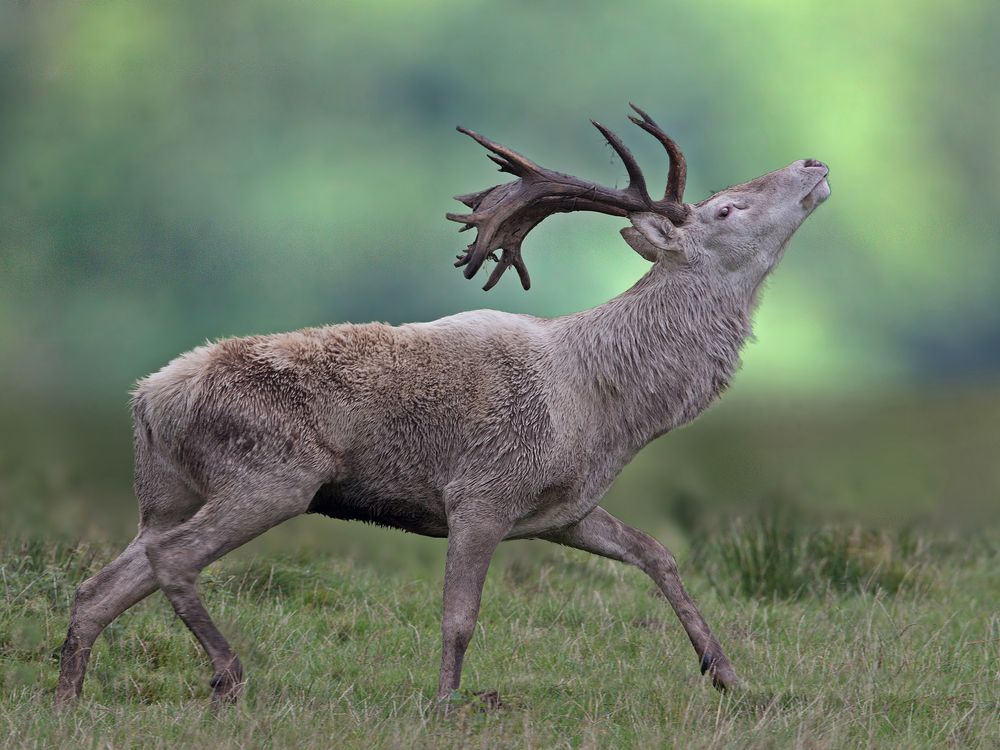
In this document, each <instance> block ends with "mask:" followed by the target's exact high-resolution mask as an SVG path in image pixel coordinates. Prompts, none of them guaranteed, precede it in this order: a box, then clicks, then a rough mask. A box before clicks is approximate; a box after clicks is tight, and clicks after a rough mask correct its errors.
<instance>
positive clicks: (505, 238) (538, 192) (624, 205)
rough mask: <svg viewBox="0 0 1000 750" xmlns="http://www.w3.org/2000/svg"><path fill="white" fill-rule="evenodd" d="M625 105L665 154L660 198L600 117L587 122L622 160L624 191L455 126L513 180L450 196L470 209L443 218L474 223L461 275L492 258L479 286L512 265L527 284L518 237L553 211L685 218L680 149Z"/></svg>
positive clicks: (494, 279) (471, 272) (647, 118)
mask: <svg viewBox="0 0 1000 750" xmlns="http://www.w3.org/2000/svg"><path fill="white" fill-rule="evenodd" d="M631 106H632V109H634V110H635V111H636V113H637V114H638V115H639V117H634V116H631V115H630V116H629V119H630V120H631V121H632V122H634V123H635V124H636V125H638V126H639V127H641V128H642V129H643V130H645V131H646V132H647V133H650V134H651V135H653V136H654V137H655V138H656V139H657V140H658V141H659V142H660V143H661V144H663V147H664V148H665V149H666V151H667V156H668V158H669V160H670V169H669V172H668V176H667V188H666V191H665V193H664V196H663V199H662V200H659V201H654V200H653V199H652V198H650V197H649V192H648V191H647V189H646V180H645V178H644V177H643V174H642V170H641V169H640V168H639V165H638V163H637V162H636V160H635V157H634V156H632V152H631V151H629V150H628V148H627V147H626V146H625V144H624V143H623V142H622V140H621V139H620V138H619V137H618V136H617V135H615V134H614V133H613V132H612V131H610V130H608V129H607V128H606V127H604V126H603V125H601V124H600V123H597V122H593V121H591V122H593V125H594V127H596V128H597V129H598V130H599V131H601V134H602V135H603V136H604V137H605V138H606V139H607V141H608V144H609V145H610V146H611V148H613V149H614V150H615V153H617V154H618V156H619V157H620V158H621V160H622V163H623V164H624V165H625V170H626V171H627V172H628V178H629V182H628V186H627V187H626V188H625V189H624V190H619V189H616V188H608V187H604V186H602V185H598V184H597V183H594V182H590V181H588V180H581V179H579V178H578V177H573V176H571V175H567V174H562V173H561V172H555V171H553V170H551V169H546V168H545V167H541V166H539V165H538V164H535V163H534V162H533V161H531V160H530V159H527V158H525V157H524V156H522V155H521V154H519V153H517V152H516V151H513V150H511V149H509V148H507V147H506V146H501V145H500V144H499V143H494V142H493V141H491V140H490V139H488V138H485V137H484V136H481V135H479V133H475V132H473V131H471V130H468V129H467V128H463V127H459V128H458V130H459V132H461V133H465V134H466V135H468V136H469V137H470V138H472V139H474V140H475V141H476V142H477V143H479V144H480V145H482V146H483V147H485V148H486V149H487V150H488V151H490V152H491V153H489V154H487V156H489V158H490V159H492V160H493V161H494V162H495V163H496V164H498V165H499V166H500V171H501V172H508V173H510V174H512V175H514V176H516V177H517V178H518V179H517V180H515V181H513V182H507V183H504V184H502V185H495V186H494V187H491V188H487V189H486V190H481V191H479V192H478V193H469V194H467V195H457V196H455V199H456V200H459V201H461V202H462V203H464V204H465V205H466V206H468V207H469V208H471V209H472V213H468V214H455V213H449V214H447V218H448V219H450V220H451V221H457V222H459V223H461V224H463V225H464V226H463V227H462V228H461V229H460V230H459V231H460V232H464V231H466V230H467V229H473V228H475V229H476V239H475V241H474V242H472V243H471V244H470V245H469V246H468V247H467V248H466V250H465V253H464V254H462V255H459V256H458V261H457V262H456V263H455V266H456V267H458V266H465V270H464V274H465V278H467V279H471V278H472V277H473V276H475V275H476V272H477V271H478V270H479V269H480V267H481V266H482V265H483V262H484V261H485V260H486V259H487V258H492V259H494V260H497V261H498V262H497V265H496V268H494V269H493V273H491V274H490V277H489V279H488V280H487V282H486V285H485V286H484V287H483V289H484V290H489V289H492V288H493V286H494V285H495V284H496V283H497V281H499V280H500V277H501V276H502V275H503V274H504V272H505V271H506V270H507V269H508V268H510V267H511V266H513V267H514V269H515V270H516V271H517V274H518V276H519V277H520V279H521V286H523V287H524V288H525V289H528V288H529V287H530V286H531V280H530V278H529V277H528V269H527V267H526V266H525V265H524V260H523V259H522V258H521V243H522V242H523V241H524V238H525V236H527V234H528V232H530V231H531V230H532V229H534V228H535V227H536V226H537V225H538V224H539V223H540V222H541V221H542V220H543V219H545V218H546V217H547V216H551V215H552V214H554V213H568V212H571V211H596V212H598V213H603V214H610V215H612V216H628V215H629V214H633V213H639V212H652V213H659V214H662V215H663V216H666V217H667V218H668V219H669V220H670V221H671V222H673V223H674V224H681V223H683V222H684V220H685V219H686V218H687V215H688V211H689V209H688V207H687V206H686V205H685V204H684V203H683V195H684V181H685V177H686V174H687V166H686V164H685V161H684V155H683V154H682V153H681V150H680V148H679V147H678V146H677V144H676V143H675V142H674V141H673V140H672V139H671V138H670V137H669V136H668V135H667V134H666V133H664V132H663V131H662V130H661V129H660V128H659V126H658V125H657V124H656V123H655V122H653V120H652V118H651V117H650V116H649V115H647V114H646V113H645V112H643V111H642V110H641V109H639V108H638V107H636V106H635V105H634V104H633V105H631ZM640 118H641V119H640ZM497 250H501V251H502V252H501V255H500V258H499V259H497V257H496V255H495V251H497Z"/></svg>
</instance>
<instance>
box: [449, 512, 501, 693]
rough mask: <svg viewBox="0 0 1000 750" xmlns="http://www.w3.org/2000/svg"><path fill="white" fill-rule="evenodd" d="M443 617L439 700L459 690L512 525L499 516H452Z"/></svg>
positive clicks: (450, 520) (450, 519)
mask: <svg viewBox="0 0 1000 750" xmlns="http://www.w3.org/2000/svg"><path fill="white" fill-rule="evenodd" d="M448 527H449V529H448V558H447V562H446V564H445V571H444V612H443V616H442V620H441V635H442V649H441V680H440V682H439V684H438V699H439V700H444V699H446V698H448V697H449V696H450V695H451V694H452V693H453V692H454V691H455V690H458V686H459V683H460V682H461V679H462V660H463V659H464V657H465V650H466V649H467V648H468V646H469V641H470V640H471V639H472V633H473V631H474V630H475V627H476V619H477V618H478V616H479V602H480V599H481V598H482V593H483V582H484V581H485V580H486V571H487V570H488V569H489V566H490V560H491V558H492V557H493V552H494V551H495V550H496V547H497V544H499V543H500V541H501V540H502V539H503V538H504V536H505V535H506V533H507V531H508V530H509V528H510V525H509V524H507V523H501V522H499V521H497V520H496V519H482V518H468V517H465V518H449V520H448Z"/></svg>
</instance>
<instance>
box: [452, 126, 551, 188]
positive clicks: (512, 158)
mask: <svg viewBox="0 0 1000 750" xmlns="http://www.w3.org/2000/svg"><path fill="white" fill-rule="evenodd" d="M455 129H456V130H457V131H458V132H459V133H464V134H465V135H467V136H469V137H470V138H471V139H472V140H474V141H475V142H476V143H478V144H479V145H480V146H482V147H483V148H485V149H487V150H489V151H492V152H493V153H494V154H496V156H492V155H490V154H487V156H489V158H490V160H492V161H493V162H495V163H497V164H499V165H500V171H501V172H510V173H511V174H514V175H517V176H518V177H524V176H525V175H527V174H530V173H538V172H540V171H541V167H539V166H538V165H537V164H535V163H534V162H533V161H531V159H528V158H526V157H524V156H521V154H519V153H517V151H514V150H513V149H510V148H507V147H506V146H501V145H500V144H499V143H496V142H494V141H491V140H490V139H489V138H487V137H486V136H484V135H480V134H479V133H477V132H476V131H474V130H469V129H468V128H464V127H462V126H461V125H459V126H458V127H457V128H455ZM497 157H499V158H497Z"/></svg>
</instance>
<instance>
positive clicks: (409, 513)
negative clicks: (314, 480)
mask: <svg viewBox="0 0 1000 750" xmlns="http://www.w3.org/2000/svg"><path fill="white" fill-rule="evenodd" d="M436 506H437V504H436V503H434V502H433V501H422V500H420V499H419V498H416V497H409V498H399V497H395V496H394V493H388V492H385V491H384V490H380V489H377V488H375V487H372V486H370V485H366V484H364V483H362V482H358V481H356V480H342V481H334V482H328V483H327V484H324V485H323V486H322V487H320V488H319V490H317V492H316V494H315V496H313V499H312V502H311V503H310V504H309V509H308V510H307V511H306V512H307V513H319V514H320V515H324V516H328V517H330V518H340V519H343V520H345V521H365V522H366V523H373V524H377V525H379V526H387V527H389V528H393V529H402V530H403V531H409V532H411V533H413V534H422V535H423V536H434V537H446V536H448V521H447V519H446V518H445V515H444V510H443V508H440V509H439V507H436Z"/></svg>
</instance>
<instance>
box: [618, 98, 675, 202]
mask: <svg viewBox="0 0 1000 750" xmlns="http://www.w3.org/2000/svg"><path fill="white" fill-rule="evenodd" d="M629 106H630V107H631V108H632V109H634V110H635V111H636V112H637V113H638V114H639V117H641V118H642V119H641V120H640V119H639V117H634V116H633V115H629V116H628V119H630V120H631V121H632V122H634V123H635V124H636V125H638V126H639V127H640V128H642V129H643V130H645V131H646V132H647V133H649V134H650V135H651V136H653V137H654V138H656V140H658V141H659V142H660V143H662V144H663V147H664V148H665V149H666V150H667V158H668V159H669V161H670V170H669V171H668V173H667V188H666V190H664V192H663V200H664V201H669V202H671V203H682V202H683V201H684V183H685V182H687V162H686V161H685V160H684V154H683V153H682V152H681V149H680V146H678V145H677V143H675V142H674V139H673V138H671V137H670V136H669V135H667V134H666V133H664V132H663V130H662V129H661V128H660V126H659V125H657V124H656V122H655V121H654V120H653V118H652V117H650V116H649V115H647V114H646V113H645V112H643V111H642V110H641V109H639V108H638V107H637V106H635V105H634V104H632V103H631V102H629Z"/></svg>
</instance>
